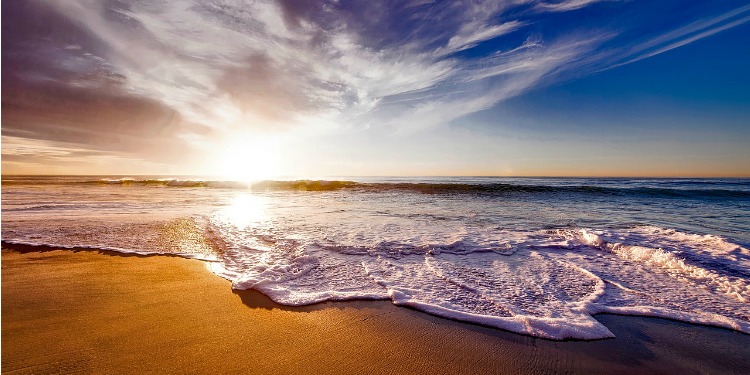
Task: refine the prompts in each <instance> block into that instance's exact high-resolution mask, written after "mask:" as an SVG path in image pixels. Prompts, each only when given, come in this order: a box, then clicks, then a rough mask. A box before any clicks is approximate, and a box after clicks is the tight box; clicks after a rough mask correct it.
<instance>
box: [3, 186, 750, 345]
mask: <svg viewBox="0 0 750 375" xmlns="http://www.w3.org/2000/svg"><path fill="white" fill-rule="evenodd" d="M2 239H3V241H5V242H7V243H22V244H27V245H50V246H54V247H68V248H92V249H109V250H115V251H122V252H137V253H173V254H179V255H181V256H185V257H190V258H197V259H201V260H203V261H205V262H206V264H207V266H208V267H209V268H210V269H211V270H212V271H213V272H215V273H216V274H217V275H219V276H221V277H224V278H227V279H229V280H231V281H232V287H233V288H235V289H255V290H258V291H260V292H262V293H263V294H265V295H267V296H268V297H270V298H271V299H273V300H274V301H276V302H278V303H280V304H284V305H294V306H297V305H308V304H314V303H318V302H322V301H337V300H351V299H383V300H390V301H392V302H393V303H394V304H397V305H404V306H411V307H413V308H416V309H419V310H422V311H425V312H428V313H431V314H435V315H439V316H443V317H446V318H452V319H457V320H461V321H467V322H473V323H478V324H483V325H487V326H493V327H498V328H502V329H506V330H510V331H514V332H518V333H523V334H528V335H533V336H538V337H544V338H551V339H566V338H577V339H596V338H605V337H611V336H612V333H611V332H610V331H609V330H608V329H607V328H606V327H605V326H603V325H602V324H601V323H599V322H598V321H597V320H596V319H594V318H593V317H592V315H593V314H596V313H602V312H609V313H618V314H632V315H646V316H658V317H666V318H671V319H677V320H681V321H686V322H694V323H702V324H709V325H714V326H720V327H726V328H730V329H734V330H737V331H741V332H745V333H750V250H748V249H749V248H750V246H749V245H748V244H750V180H747V179H584V178H575V179H573V178H335V179H328V180H314V181H309V180H294V181H265V182H260V183H255V184H246V183H237V182H227V181H214V180H210V179H199V178H170V177H166V178H156V177H138V176H135V177H122V176H117V177H112V176H109V177H101V176H69V177H61V176H48V177H45V176H39V177H24V176H3V180H2Z"/></svg>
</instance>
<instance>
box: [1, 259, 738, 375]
mask: <svg viewBox="0 0 750 375" xmlns="http://www.w3.org/2000/svg"><path fill="white" fill-rule="evenodd" d="M28 250H29V249H28V248H23V247H16V250H7V249H6V250H3V251H2V372H3V373H13V374H47V373H98V374H113V373H159V374H162V373H277V374H284V373H295V374H296V373H315V374H321V373H343V374H365V373H367V374H381V373H390V374H408V373H421V374H485V373H508V374H522V373H532V374H551V373H607V374H617V373H648V374H656V373H674V374H689V373H709V374H724V373H727V374H729V373H738V374H740V373H748V372H750V335H745V334H741V333H736V332H732V331H729V330H724V329H719V328H712V327H703V326H697V325H690V324H683V323H678V322H673V321H668V320H664V319H655V318H639V317H623V316H615V315H599V316H597V319H600V320H601V321H602V322H603V323H604V324H605V325H606V326H607V327H609V328H610V329H611V330H612V332H614V333H615V335H616V336H617V338H616V339H607V340H597V341H589V342H585V341H577V342H576V341H573V342H556V341H548V340H543V339H536V338H533V337H527V336H522V335H517V334H513V333H509V332H504V331H500V330H496V329H491V328H485V327H480V326H475V325H470V324H464V323H460V322H454V321H451V320H446V319H441V318H438V317H434V316H430V315H427V314H424V313H421V312H418V311H415V310H411V309H407V308H402V307H396V306H393V305H391V304H390V303H389V302H387V301H354V302H334V303H323V304H318V305H314V306H308V307H301V308H290V307H285V306H280V305H277V304H274V303H273V302H271V301H270V300H269V299H268V298H267V297H265V296H263V295H262V294H259V293H256V292H233V291H232V290H231V288H230V283H229V282H228V281H226V280H223V279H220V278H218V277H216V276H214V275H213V274H211V273H209V272H208V271H207V270H206V267H205V264H204V263H202V262H199V261H195V260H187V259H181V258H176V257H165V256H151V257H142V256H127V255H122V254H117V253H110V252H96V251H80V252H74V251H68V250H55V251H41V252H40V251H28Z"/></svg>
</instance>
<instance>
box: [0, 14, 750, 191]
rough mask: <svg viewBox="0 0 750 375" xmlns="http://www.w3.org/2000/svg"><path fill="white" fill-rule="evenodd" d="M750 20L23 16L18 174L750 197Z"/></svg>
mask: <svg viewBox="0 0 750 375" xmlns="http://www.w3.org/2000/svg"><path fill="white" fill-rule="evenodd" d="M748 21H750V4H748V3H747V1H681V0H680V1H676V0H675V1H672V0H653V1H647V0H557V1H552V0H549V1H547V0H508V1H428V0H413V1H343V0H341V1H302V0H283V1H276V2H274V1H249V0H248V1H237V0H220V1H186V0H174V1H166V2H154V1H145V0H144V1H118V0H96V1H95V0H59V1H53V0H49V1H39V0H28V1H4V2H2V173H3V174H96V175H101V174H107V175H126V174H127V175H147V174H168V175H217V176H223V177H226V178H228V179H261V178H263V179H264V178H273V177H302V178H314V177H323V176H356V175H377V176H396V175H414V176H426V175H430V176H448V175H472V176H479V175H482V176H486V175H487V176H488V175H492V176H649V177H656V176H664V177H720V176H721V177H723V176H727V177H738V176H744V177H750V72H749V68H748V67H750V48H748V47H747V46H750V22H748Z"/></svg>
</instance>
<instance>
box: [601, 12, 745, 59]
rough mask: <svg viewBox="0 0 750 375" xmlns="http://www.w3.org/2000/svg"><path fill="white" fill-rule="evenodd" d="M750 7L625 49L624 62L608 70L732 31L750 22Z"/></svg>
mask: <svg viewBox="0 0 750 375" xmlns="http://www.w3.org/2000/svg"><path fill="white" fill-rule="evenodd" d="M749 13H750V5H746V6H742V7H739V8H736V9H733V10H731V11H728V12H726V13H723V14H721V15H719V16H716V17H712V18H709V19H705V20H700V21H696V22H692V23H690V24H688V25H685V26H682V27H679V28H677V29H675V30H671V31H669V32H666V33H663V34H661V35H658V36H656V37H653V38H651V39H648V40H646V41H644V42H641V43H638V44H635V45H633V46H631V47H629V48H624V49H622V50H621V51H619V52H620V55H619V56H620V58H621V60H625V61H622V62H618V63H615V64H609V66H607V69H613V68H617V67H619V66H622V65H626V64H631V63H634V62H636V61H640V60H643V59H647V58H649V57H653V56H656V55H659V54H661V53H664V52H667V51H671V50H673V49H675V48H679V47H682V46H684V45H687V44H690V43H693V42H695V41H698V40H701V39H703V38H706V37H709V36H711V35H714V34H716V33H718V32H721V31H724V30H727V29H731V28H733V27H736V26H739V25H742V24H744V23H746V22H748V21H750V14H749Z"/></svg>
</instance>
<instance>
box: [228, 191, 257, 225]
mask: <svg viewBox="0 0 750 375" xmlns="http://www.w3.org/2000/svg"><path fill="white" fill-rule="evenodd" d="M267 207H268V202H267V198H265V197H263V196H259V195H255V194H251V193H241V194H238V195H236V196H234V197H232V199H231V200H230V201H229V204H228V205H227V206H226V207H225V208H224V209H222V210H221V212H220V215H221V216H222V217H223V218H224V219H225V220H226V222H228V223H229V224H232V225H234V226H235V227H237V228H247V227H250V226H257V225H258V224H260V223H263V222H265V221H267V220H268V219H269V217H268V210H267Z"/></svg>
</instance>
